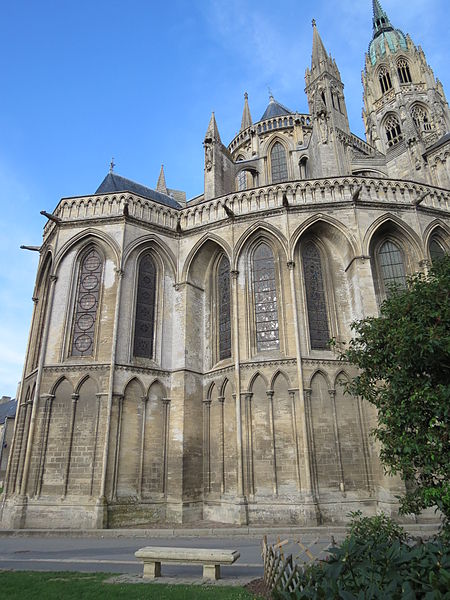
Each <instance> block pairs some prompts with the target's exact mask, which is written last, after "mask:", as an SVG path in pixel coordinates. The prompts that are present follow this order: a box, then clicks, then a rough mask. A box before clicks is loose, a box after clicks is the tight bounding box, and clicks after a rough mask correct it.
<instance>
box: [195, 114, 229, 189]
mask: <svg viewBox="0 0 450 600" xmlns="http://www.w3.org/2000/svg"><path fill="white" fill-rule="evenodd" d="M203 146H204V148H205V200H211V198H216V197H217V196H222V195H224V194H227V193H229V192H231V191H233V189H234V163H233V160H232V158H231V155H230V153H229V152H228V149H227V148H226V147H225V146H224V145H223V144H222V140H221V139H220V134H219V129H218V127H217V123H216V117H215V115H214V113H212V115H211V119H210V121H209V125H208V129H207V130H206V134H205V140H204V142H203Z"/></svg>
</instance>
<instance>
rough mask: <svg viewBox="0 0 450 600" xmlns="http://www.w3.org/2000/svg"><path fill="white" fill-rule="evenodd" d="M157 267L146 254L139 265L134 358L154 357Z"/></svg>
mask: <svg viewBox="0 0 450 600" xmlns="http://www.w3.org/2000/svg"><path fill="white" fill-rule="evenodd" d="M155 295H156V267H155V263H154V261H153V258H152V257H151V256H149V255H148V254H146V255H145V256H144V257H143V258H142V259H141V261H140V263H139V274H138V289H137V300H136V319H135V322H134V356H141V357H143V358H152V357H153V330H154V321H155Z"/></svg>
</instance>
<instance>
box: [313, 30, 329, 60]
mask: <svg viewBox="0 0 450 600" xmlns="http://www.w3.org/2000/svg"><path fill="white" fill-rule="evenodd" d="M312 26H313V48H312V61H311V69H314V68H315V67H318V66H319V65H320V63H322V62H324V61H325V60H327V59H328V54H327V51H326V49H325V46H324V44H323V42H322V38H321V37H320V34H319V30H318V29H317V24H316V21H315V19H313V21H312Z"/></svg>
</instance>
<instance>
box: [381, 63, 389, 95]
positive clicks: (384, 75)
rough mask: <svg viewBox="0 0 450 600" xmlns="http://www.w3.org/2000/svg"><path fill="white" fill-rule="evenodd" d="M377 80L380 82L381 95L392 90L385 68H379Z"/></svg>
mask: <svg viewBox="0 0 450 600" xmlns="http://www.w3.org/2000/svg"><path fill="white" fill-rule="evenodd" d="M378 78H379V80H380V86H381V91H382V93H383V94H385V93H386V92H387V91H388V90H390V89H391V88H392V81H391V74H390V73H389V71H388V70H387V69H386V67H381V69H380V72H379V73H378Z"/></svg>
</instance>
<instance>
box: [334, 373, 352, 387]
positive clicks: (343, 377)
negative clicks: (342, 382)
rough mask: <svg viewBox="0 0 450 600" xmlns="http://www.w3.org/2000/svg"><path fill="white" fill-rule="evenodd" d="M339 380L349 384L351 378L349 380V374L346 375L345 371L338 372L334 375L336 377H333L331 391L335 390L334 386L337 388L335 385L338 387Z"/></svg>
mask: <svg viewBox="0 0 450 600" xmlns="http://www.w3.org/2000/svg"><path fill="white" fill-rule="evenodd" d="M339 379H346V380H347V381H348V382H350V379H351V378H350V376H349V374H348V373H347V371H346V370H345V369H341V370H340V371H338V372H337V373H336V376H335V378H334V386H333V389H336V386H337V385H339V384H338V380H339Z"/></svg>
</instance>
